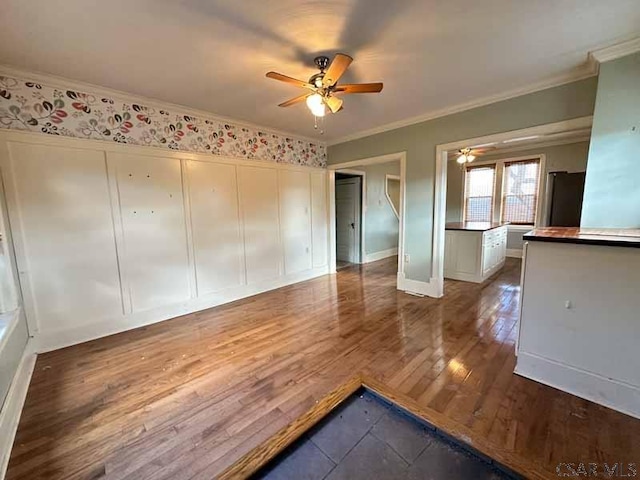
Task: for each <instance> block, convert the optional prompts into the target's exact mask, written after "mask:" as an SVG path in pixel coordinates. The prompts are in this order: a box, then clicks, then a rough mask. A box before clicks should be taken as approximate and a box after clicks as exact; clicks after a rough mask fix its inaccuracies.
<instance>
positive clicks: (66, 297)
mask: <svg viewBox="0 0 640 480" xmlns="http://www.w3.org/2000/svg"><path fill="white" fill-rule="evenodd" d="M8 147H9V148H8V150H9V158H8V165H6V164H4V165H3V166H2V167H3V173H4V169H5V167H7V166H8V169H9V171H11V175H9V176H7V178H5V179H4V181H5V190H6V193H7V208H8V210H9V219H10V224H11V229H12V231H13V239H14V245H15V249H16V257H17V258H16V259H17V262H18V274H19V278H20V285H21V288H22V292H23V296H24V307H25V312H26V314H27V318H28V320H29V324H30V325H29V326H30V330H31V332H41V331H47V330H51V329H56V330H57V329H60V330H64V329H70V328H74V327H76V326H78V324H87V323H90V322H92V321H95V315H96V313H98V314H99V315H100V316H101V317H103V318H110V317H113V316H118V315H123V314H124V310H123V302H122V296H121V289H120V279H119V273H118V258H117V255H116V244H115V235H114V227H113V217H112V211H111V201H110V195H109V183H108V179H107V165H106V161H105V154H104V152H101V151H98V150H84V149H76V148H66V147H60V146H53V147H52V146H43V145H31V144H25V143H10V144H9V145H8Z"/></svg>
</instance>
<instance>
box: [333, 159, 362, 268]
mask: <svg viewBox="0 0 640 480" xmlns="http://www.w3.org/2000/svg"><path fill="white" fill-rule="evenodd" d="M340 173H346V174H348V175H356V176H358V177H360V208H358V218H357V219H356V222H357V224H358V237H359V238H358V248H357V252H358V255H357V261H356V262H355V263H365V262H364V259H365V254H364V252H365V251H366V250H365V234H364V232H365V214H364V212H365V210H366V208H367V207H366V202H367V198H366V195H365V193H366V191H367V173H366V172H365V171H363V170H352V169H340ZM333 185H334V191H333V202H334V208H333V210H332V212H333V215H334V217H335V212H336V210H335V201H336V196H335V180H334V182H333ZM332 225H333V227H334V229H335V218H334V219H333V224H332ZM336 241H337V232H336ZM333 246H334V248H336V243H335V242H334V244H333ZM337 255H338V254H337V251H336V263H337V261H338V259H337ZM336 268H337V267H336Z"/></svg>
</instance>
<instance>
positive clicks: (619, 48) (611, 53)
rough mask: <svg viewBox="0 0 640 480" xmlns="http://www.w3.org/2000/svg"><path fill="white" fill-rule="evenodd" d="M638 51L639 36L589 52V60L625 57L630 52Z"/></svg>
mask: <svg viewBox="0 0 640 480" xmlns="http://www.w3.org/2000/svg"><path fill="white" fill-rule="evenodd" d="M636 52H640V37H637V38H634V39H633V40H628V41H626V42H622V43H617V44H615V45H611V46H609V47H606V48H601V49H599V50H594V51H593V52H590V53H589V61H590V62H595V63H598V64H600V63H603V62H609V61H611V60H615V59H616V58H621V57H626V56H627V55H631V54H632V53H636Z"/></svg>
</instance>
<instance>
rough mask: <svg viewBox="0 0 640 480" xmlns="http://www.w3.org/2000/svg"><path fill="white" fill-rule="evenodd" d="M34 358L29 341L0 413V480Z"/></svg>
mask: <svg viewBox="0 0 640 480" xmlns="http://www.w3.org/2000/svg"><path fill="white" fill-rule="evenodd" d="M36 356H37V355H36V353H35V351H34V350H33V341H32V340H31V339H29V341H28V342H27V346H26V348H25V350H24V353H23V354H22V358H21V359H20V364H19V365H18V369H17V370H16V373H15V375H14V377H13V380H12V381H11V386H10V387H9V392H8V393H7V397H6V398H5V401H4V404H3V406H2V410H1V411H0V432H2V434H1V435H0V480H3V479H4V478H5V474H6V472H7V466H8V465H9V458H10V457H11V448H12V447H13V441H14V439H15V436H16V431H17V430H18V423H19V422H20V415H21V414H22V407H23V406H24V401H25V399H26V398H27V390H29V383H30V382H31V375H32V374H33V368H34V367H35V365H36Z"/></svg>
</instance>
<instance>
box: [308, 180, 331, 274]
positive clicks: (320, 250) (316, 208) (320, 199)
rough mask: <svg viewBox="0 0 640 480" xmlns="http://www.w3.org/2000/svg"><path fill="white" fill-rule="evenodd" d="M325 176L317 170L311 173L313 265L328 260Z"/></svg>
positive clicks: (319, 264) (321, 265)
mask: <svg viewBox="0 0 640 480" xmlns="http://www.w3.org/2000/svg"><path fill="white" fill-rule="evenodd" d="M327 221H328V220H327V176H326V174H325V173H322V172H318V173H312V174H311V236H312V241H311V245H312V250H313V266H314V267H323V266H325V265H326V264H327V262H328V255H327V248H328V241H329V240H328V229H327Z"/></svg>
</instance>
